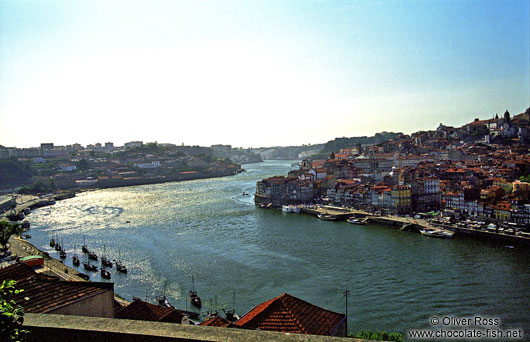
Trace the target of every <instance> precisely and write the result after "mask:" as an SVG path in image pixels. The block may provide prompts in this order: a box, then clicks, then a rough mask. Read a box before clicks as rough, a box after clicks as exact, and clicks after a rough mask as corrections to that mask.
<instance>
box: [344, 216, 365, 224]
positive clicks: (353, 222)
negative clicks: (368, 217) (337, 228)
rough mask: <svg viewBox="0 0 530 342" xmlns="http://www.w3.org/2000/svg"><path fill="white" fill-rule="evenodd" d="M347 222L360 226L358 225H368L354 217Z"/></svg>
mask: <svg viewBox="0 0 530 342" xmlns="http://www.w3.org/2000/svg"><path fill="white" fill-rule="evenodd" d="M346 221H348V223H351V224H358V225H364V224H366V222H365V221H363V220H360V219H358V218H353V217H352V218H349V219H347V220H346Z"/></svg>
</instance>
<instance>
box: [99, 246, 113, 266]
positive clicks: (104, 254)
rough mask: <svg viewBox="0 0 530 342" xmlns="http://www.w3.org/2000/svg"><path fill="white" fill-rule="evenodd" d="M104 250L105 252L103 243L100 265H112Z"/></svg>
mask: <svg viewBox="0 0 530 342" xmlns="http://www.w3.org/2000/svg"><path fill="white" fill-rule="evenodd" d="M105 252H106V248H105V245H103V256H102V257H101V266H105V267H112V261H110V260H109V259H107V256H106V253H105Z"/></svg>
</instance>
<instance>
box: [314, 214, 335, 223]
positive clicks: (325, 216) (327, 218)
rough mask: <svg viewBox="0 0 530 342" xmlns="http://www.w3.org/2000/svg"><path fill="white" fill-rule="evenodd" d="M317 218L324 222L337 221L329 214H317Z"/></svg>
mask: <svg viewBox="0 0 530 342" xmlns="http://www.w3.org/2000/svg"><path fill="white" fill-rule="evenodd" d="M317 217H318V218H319V219H321V220H325V221H337V216H334V215H330V214H318V215H317Z"/></svg>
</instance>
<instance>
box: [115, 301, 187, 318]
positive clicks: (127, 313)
mask: <svg viewBox="0 0 530 342" xmlns="http://www.w3.org/2000/svg"><path fill="white" fill-rule="evenodd" d="M115 317H116V318H119V319H134V320H140V321H155V322H168V323H181V322H182V318H184V315H183V314H182V313H181V312H180V311H178V310H175V309H173V308H166V307H162V306H160V305H155V304H151V303H148V302H144V301H143V300H140V299H135V300H134V301H133V302H132V303H131V304H129V305H127V306H125V307H123V308H121V309H119V310H118V311H117V312H116V314H115Z"/></svg>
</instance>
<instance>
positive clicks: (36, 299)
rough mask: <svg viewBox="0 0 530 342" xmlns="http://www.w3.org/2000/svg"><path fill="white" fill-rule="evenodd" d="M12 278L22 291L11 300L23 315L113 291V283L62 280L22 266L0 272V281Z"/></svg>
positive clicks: (51, 309) (45, 310) (46, 310)
mask: <svg viewBox="0 0 530 342" xmlns="http://www.w3.org/2000/svg"><path fill="white" fill-rule="evenodd" d="M7 279H13V280H15V281H16V282H17V283H16V285H15V288H16V289H23V290H24V291H23V292H21V293H18V294H16V295H14V297H13V299H14V300H15V301H16V302H17V303H18V304H19V305H21V306H23V307H24V310H25V312H33V313H46V312H51V311H53V310H56V309H58V308H60V307H63V306H66V305H69V304H72V303H74V302H77V301H79V300H82V299H86V298H89V297H92V296H95V295H98V294H101V293H104V292H107V291H114V284H113V283H102V282H101V283H99V282H84V281H62V280H60V279H59V278H56V277H51V276H47V275H44V274H38V273H36V272H35V271H33V270H32V269H31V267H29V266H27V265H26V264H24V263H17V264H15V265H13V266H9V267H6V268H3V269H0V282H1V281H3V280H7Z"/></svg>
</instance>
